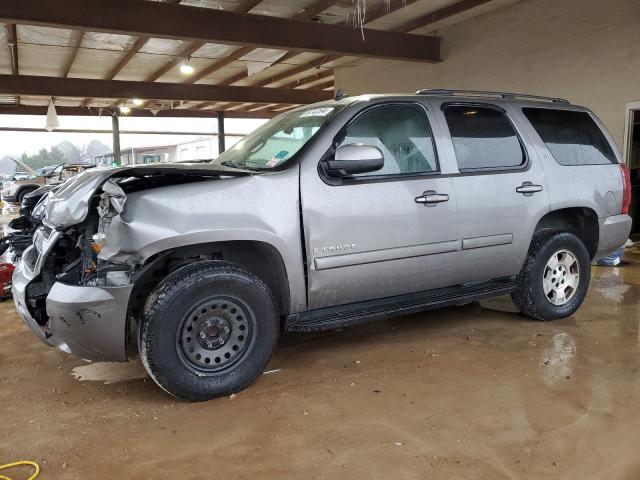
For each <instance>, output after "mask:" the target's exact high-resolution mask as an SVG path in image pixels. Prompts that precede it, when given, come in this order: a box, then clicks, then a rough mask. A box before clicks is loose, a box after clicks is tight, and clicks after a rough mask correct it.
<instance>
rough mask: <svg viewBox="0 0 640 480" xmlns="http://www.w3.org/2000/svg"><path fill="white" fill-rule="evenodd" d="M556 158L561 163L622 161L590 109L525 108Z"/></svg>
mask: <svg viewBox="0 0 640 480" xmlns="http://www.w3.org/2000/svg"><path fill="white" fill-rule="evenodd" d="M522 112H523V113H524V115H525V116H526V117H527V119H528V120H529V121H530V122H531V125H533V128H535V130H536V132H538V135H540V138H541V139H542V141H543V142H544V143H545V145H546V146H547V148H548V149H549V151H550V152H551V155H553V158H555V159H556V162H558V163H559V164H560V165H567V166H575V165H606V164H609V163H618V161H617V160H616V156H615V153H614V152H613V149H612V148H611V145H610V144H609V142H608V141H607V138H606V137H605V136H604V134H603V133H602V130H600V128H599V127H598V125H597V124H596V122H595V121H594V120H593V118H591V115H589V114H588V113H587V112H575V111H570V110H554V109H550V108H523V109H522Z"/></svg>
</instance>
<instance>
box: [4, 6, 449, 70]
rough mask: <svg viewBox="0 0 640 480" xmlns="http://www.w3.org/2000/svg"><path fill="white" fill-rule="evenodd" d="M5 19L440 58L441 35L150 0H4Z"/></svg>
mask: <svg viewBox="0 0 640 480" xmlns="http://www.w3.org/2000/svg"><path fill="white" fill-rule="evenodd" d="M0 20H2V21H5V22H11V23H20V24H28V25H42V26H49V27H56V28H71V29H80V28H83V29H85V30H88V31H89V30H90V31H99V32H109V33H117V34H125V35H134V36H145V35H146V36H150V37H156V38H173V39H176V40H187V41H194V42H213V43H225V44H236V45H252V46H255V47H264V48H276V49H293V50H300V51H309V52H318V53H326V54H340V55H353V56H358V57H376V58H393V59H403V60H415V61H423V62H437V61H440V50H439V41H438V39H435V38H431V37H424V36H418V35H410V34H401V33H395V32H386V31H381V30H367V31H366V32H365V35H364V37H363V35H362V33H361V32H360V31H359V30H357V29H354V28H350V27H347V26H343V25H332V24H325V23H319V22H303V21H297V20H289V19H283V18H278V17H273V16H266V15H246V14H240V13H236V12H230V11H225V10H216V9H211V8H202V7H192V6H182V5H171V4H168V3H160V2H150V1H148V0H20V1H19V2H16V1H15V0H0Z"/></svg>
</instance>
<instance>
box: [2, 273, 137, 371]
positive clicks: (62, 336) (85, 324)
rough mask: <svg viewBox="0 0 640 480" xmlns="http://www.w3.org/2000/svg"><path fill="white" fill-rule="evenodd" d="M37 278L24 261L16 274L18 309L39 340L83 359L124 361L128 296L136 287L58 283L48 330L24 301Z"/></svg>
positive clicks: (50, 298) (50, 305) (49, 305)
mask: <svg viewBox="0 0 640 480" xmlns="http://www.w3.org/2000/svg"><path fill="white" fill-rule="evenodd" d="M35 277H36V275H35V274H34V272H32V271H30V270H29V269H28V267H27V266H26V265H24V262H23V261H20V263H19V264H18V266H17V268H16V269H15V270H14V273H13V299H14V302H15V305H16V310H17V311H18V314H19V315H20V317H21V318H22V320H23V321H24V322H25V323H26V325H27V326H28V327H29V328H30V329H31V330H32V331H33V332H34V333H35V334H36V336H37V337H38V338H40V340H42V341H43V342H45V343H46V344H48V345H51V346H53V347H56V348H58V349H60V350H62V351H64V352H67V353H71V354H72V355H75V356H77V357H80V358H84V359H87V360H96V361H109V362H125V361H127V354H126V329H127V311H128V305H129V297H130V295H131V290H132V289H133V285H127V286H123V287H89V286H75V285H65V284H63V283H60V282H56V283H55V284H54V285H53V287H52V288H51V291H50V292H49V295H48V296H47V300H46V305H47V315H48V317H49V321H48V323H47V325H46V326H45V327H42V326H41V325H39V324H38V322H36V320H35V319H34V318H33V316H32V315H31V313H30V312H29V309H28V307H27V305H28V303H27V302H28V299H26V298H25V294H26V290H27V286H28V285H29V283H30V282H31V281H32V280H33V279H34V278H35Z"/></svg>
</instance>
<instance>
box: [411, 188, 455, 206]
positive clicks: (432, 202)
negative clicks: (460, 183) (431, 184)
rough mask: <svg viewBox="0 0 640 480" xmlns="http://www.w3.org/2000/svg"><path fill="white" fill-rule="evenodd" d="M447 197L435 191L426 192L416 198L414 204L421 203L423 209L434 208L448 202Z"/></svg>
mask: <svg viewBox="0 0 640 480" xmlns="http://www.w3.org/2000/svg"><path fill="white" fill-rule="evenodd" d="M448 201H449V195H447V194H446V193H438V192H436V191H435V190H427V191H426V192H424V193H423V194H422V195H421V196H419V197H416V203H421V204H423V205H424V206H425V207H435V206H436V205H438V204H439V203H442V202H448Z"/></svg>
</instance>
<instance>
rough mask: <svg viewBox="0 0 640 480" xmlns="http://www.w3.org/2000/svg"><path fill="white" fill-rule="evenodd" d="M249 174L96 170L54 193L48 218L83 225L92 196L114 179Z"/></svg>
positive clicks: (198, 168)
mask: <svg viewBox="0 0 640 480" xmlns="http://www.w3.org/2000/svg"><path fill="white" fill-rule="evenodd" d="M245 175H249V173H248V172H244V171H241V170H234V169H231V168H229V169H226V168H220V167H219V166H217V165H216V166H214V165H212V164H199V163H182V164H174V163H171V164H157V165H137V166H128V167H118V168H109V167H104V168H102V167H99V168H93V169H89V170H85V171H84V172H82V173H80V174H78V175H76V176H74V177H72V178H71V179H69V180H67V181H66V182H65V183H64V184H62V185H61V186H60V187H58V189H57V190H56V191H55V193H53V194H51V196H50V198H49V203H48V204H47V208H46V212H45V218H46V221H47V223H49V224H51V225H54V226H56V227H62V228H64V227H70V226H72V225H76V224H78V223H80V222H82V221H83V220H84V219H85V218H86V216H87V212H88V211H89V203H90V201H91V198H92V196H93V195H94V193H95V192H96V191H97V190H98V189H99V188H100V187H101V186H102V185H103V184H104V182H106V181H107V180H108V179H110V178H119V179H125V178H131V177H137V178H144V177H158V176H177V177H181V176H184V177H194V176H195V177H203V178H220V177H237V176H245Z"/></svg>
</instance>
